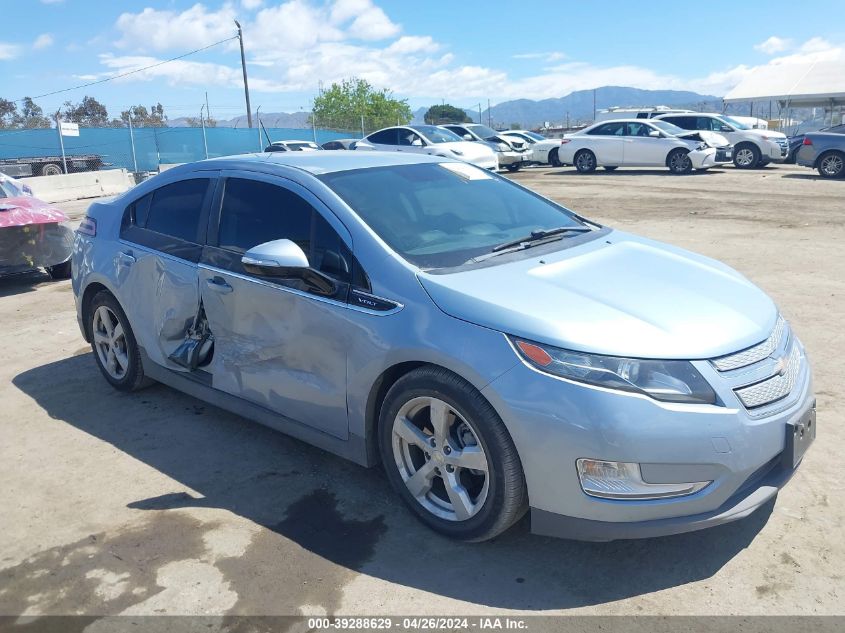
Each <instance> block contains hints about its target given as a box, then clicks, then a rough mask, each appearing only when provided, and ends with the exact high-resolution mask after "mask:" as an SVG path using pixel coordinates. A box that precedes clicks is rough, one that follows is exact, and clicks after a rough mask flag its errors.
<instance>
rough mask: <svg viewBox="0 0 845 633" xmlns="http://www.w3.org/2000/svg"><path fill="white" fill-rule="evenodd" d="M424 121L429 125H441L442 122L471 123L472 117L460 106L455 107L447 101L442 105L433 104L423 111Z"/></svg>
mask: <svg viewBox="0 0 845 633" xmlns="http://www.w3.org/2000/svg"><path fill="white" fill-rule="evenodd" d="M424 118H425V122H426V123H428V124H429V125H442V124H444V123H472V119H471V118H469V117H468V116H467V113H466V112H464V111H463V110H462V109H461V108H457V107H455V106H453V105H450V104H448V103H444V104H443V105H433V106H431V107H430V108H429V109H428V111H427V112H426V113H425V117H424Z"/></svg>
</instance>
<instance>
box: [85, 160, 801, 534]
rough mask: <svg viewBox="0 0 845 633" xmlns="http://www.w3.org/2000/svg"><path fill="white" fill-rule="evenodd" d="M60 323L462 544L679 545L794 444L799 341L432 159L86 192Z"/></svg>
mask: <svg viewBox="0 0 845 633" xmlns="http://www.w3.org/2000/svg"><path fill="white" fill-rule="evenodd" d="M73 289H74V293H75V297H76V308H77V313H78V318H79V323H80V327H81V329H82V332H83V334H84V336H85V338H86V339H87V340H88V341H90V343H91V346H92V348H93V351H94V359H95V360H96V362H97V364H98V365H99V368H100V370H101V371H102V374H103V376H104V377H105V379H106V380H107V381H108V382H110V383H111V384H112V385H113V386H114V387H115V388H117V389H120V390H124V391H132V390H134V389H138V388H140V387H142V386H143V385H145V384H147V382H149V380H150V379H154V380H158V381H160V382H163V383H166V384H168V385H171V386H173V387H175V388H177V389H180V390H182V391H185V392H187V393H189V394H191V395H194V396H196V397H198V398H201V399H203V400H206V401H208V402H210V403H213V404H215V405H217V406H220V407H222V408H225V409H228V410H231V411H234V412H237V413H240V414H242V415H244V416H246V417H248V418H252V419H254V420H256V421H258V422H261V423H264V424H266V425H269V426H271V427H274V428H276V429H280V430H282V431H284V432H286V433H289V434H290V435H293V436H295V437H297V438H300V439H302V440H305V441H306V442H310V443H312V444H315V445H317V446H320V447H323V448H325V449H327V450H329V451H332V452H334V453H337V454H338V455H342V456H344V457H347V458H349V459H351V460H353V461H355V462H358V463H360V464H363V465H366V466H372V465H376V464H378V463H379V462H381V463H382V464H383V465H384V469H385V471H386V474H387V477H388V479H389V480H390V483H391V484H392V485H393V487H394V488H395V489H396V491H397V492H398V494H399V496H400V497H401V498H402V500H403V501H404V502H405V503H406V504H407V506H408V507H409V508H410V509H411V511H412V512H413V513H414V514H416V515H417V516H418V517H419V518H420V519H421V520H422V521H423V522H425V523H426V524H428V525H429V526H430V527H432V528H433V529H435V530H437V531H438V532H441V533H443V534H446V535H448V536H450V537H453V538H458V539H464V540H471V541H478V540H483V539H489V538H492V537H494V536H495V535H497V534H499V533H501V532H502V531H504V530H506V529H507V528H508V527H509V526H511V525H512V524H513V523H514V522H516V521H517V520H518V519H519V518H520V517H521V516H523V514H524V513H525V512H526V511H527V510H528V509H529V508H530V512H531V523H532V529H533V531H534V532H537V533H540V534H547V535H555V536H562V537H569V538H579V539H590V540H611V539H616V538H637V537H646V536H655V535H663V534H670V533H678V532H685V531H690V530H696V529H700V528H705V527H708V526H713V525H718V524H721V523H725V522H727V521H732V520H735V519H739V518H742V517H744V516H747V515H748V514H750V513H751V512H752V511H754V510H755V509H756V508H758V507H760V506H761V505H763V504H764V503H766V502H767V501H768V500H770V499H772V498H773V497H774V496H775V495H776V494H777V491H778V489H779V488H780V487H781V486H782V485H783V484H784V483H785V482H786V481H787V480H788V479H789V477H790V476H791V475H792V473H793V472H794V470H795V468H796V467H797V466H798V463H799V462H800V461H801V458H802V456H803V454H804V451H805V450H806V448H807V446H808V445H809V444H810V442H811V441H812V439H813V438H814V437H815V432H816V424H815V400H814V397H813V390H812V380H811V372H810V367H809V365H808V362H807V360H806V358H805V354H804V348H803V346H802V345H801V343H800V341H799V340H798V338H797V337H796V336H795V334H794V332H793V331H792V329H791V328H790V326H789V325H788V323H787V322H786V321H785V320H784V319H783V318H782V317H781V316H780V315H779V313H778V310H777V308H776V306H775V305H774V303H773V302H772V300H771V299H770V298H769V297H768V296H767V295H766V294H764V293H763V292H762V291H761V290H759V289H758V288H756V287H755V286H754V285H753V284H751V283H750V282H749V281H748V280H747V279H745V278H744V277H743V276H742V275H740V274H738V273H737V272H735V271H734V270H732V269H730V268H729V267H727V266H725V265H723V264H720V263H719V262H716V261H713V260H711V259H708V258H705V257H701V256H698V255H694V254H692V253H689V252H686V251H683V250H681V249H678V248H674V247H671V246H668V245H665V244H661V243H658V242H654V241H652V240H648V239H644V238H640V237H637V236H634V235H630V234H627V233H624V232H621V231H618V230H615V229H612V228H609V227H605V226H601V225H599V224H596V223H595V222H592V221H590V220H587V219H585V218H583V217H581V216H579V215H577V214H575V213H573V212H571V211H569V210H567V209H565V208H563V207H561V206H559V205H557V204H555V203H554V202H551V201H549V200H547V199H545V198H543V197H541V196H539V195H537V194H535V193H533V192H531V191H530V190H528V189H525V188H523V187H521V186H519V185H518V184H515V183H512V182H510V181H508V180H507V179H504V178H502V177H499V176H497V175H496V174H493V173H490V172H489V171H486V170H484V169H480V168H478V167H476V166H473V165H470V164H468V163H465V162H460V161H457V160H454V159H442V158H436V157H431V156H424V155H414V154H400V153H383V152H355V153H354V154H351V153H347V152H311V153H306V152H287V153H278V154H264V155H250V156H235V157H229V158H220V159H213V160H207V161H203V162H199V163H193V164H188V165H183V166H180V167H176V168H174V169H172V170H169V171H167V172H164V173H162V174H160V175H158V176H156V177H154V178H152V179H150V180H148V181H146V182H143V183H141V184H139V185H138V186H137V187H135V188H134V189H132V190H130V191H128V192H126V193H125V194H123V195H121V196H119V197H117V198H115V199H113V200H111V201H109V202H99V203H94V204H93V205H91V207H90V209H89V211H88V215H87V217H86V218H85V220H84V221H83V222H82V224H81V225H80V228H79V231H78V234H77V237H76V241H75V245H74V255H73Z"/></svg>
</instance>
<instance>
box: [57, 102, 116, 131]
mask: <svg viewBox="0 0 845 633" xmlns="http://www.w3.org/2000/svg"><path fill="white" fill-rule="evenodd" d="M64 108H65V109H64V112H62V117H63V118H64V120H65V121H70V122H72V123H78V124H79V125H81V126H82V127H107V126H108V125H110V123H109V113H108V111H107V110H106V106H104V105H103V104H102V103H100V102H99V101H97V100H96V99H95V98H94V97H89V96H88V95H86V96H84V97H83V98H82V101H80V102H79V103H71V102H70V101H65V104H64Z"/></svg>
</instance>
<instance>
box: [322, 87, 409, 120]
mask: <svg viewBox="0 0 845 633" xmlns="http://www.w3.org/2000/svg"><path fill="white" fill-rule="evenodd" d="M362 116H363V117H364V125H365V127H366V128H367V129H371V130H373V129H378V128H382V127H387V126H389V125H397V124H398V125H405V124H407V123H410V121H411V119H412V118H413V114H412V113H411V108H410V106H409V105H408V101H407V99H394V98H393V93H392V92H391V91H390V90H386V89H382V90H376V89H375V88H373V87H372V86H371V85H370V84H369V82H367V81H366V80H364V79H358V78H356V77H353V78H352V79H344V80H343V81H342V82H341V83H340V84H337V83H333V84H332V85H331V88H329V89H328V90H325V91H323V92H321V93H320V95H319V96H318V97H317V98H316V99H314V109H313V112H312V114H311V117H310V118H309V123H312V124H314V125H318V126H320V127H331V128H336V129H347V130H358V129H360V127H361V117H362Z"/></svg>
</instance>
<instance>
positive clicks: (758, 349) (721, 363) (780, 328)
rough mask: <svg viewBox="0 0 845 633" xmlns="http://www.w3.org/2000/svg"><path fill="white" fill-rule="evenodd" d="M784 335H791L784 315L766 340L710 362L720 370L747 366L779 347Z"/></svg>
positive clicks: (779, 318)
mask: <svg viewBox="0 0 845 633" xmlns="http://www.w3.org/2000/svg"><path fill="white" fill-rule="evenodd" d="M784 337H786V338H788V337H789V328H788V327H787V325H786V321H785V320H784V319H783V317H781V316H779V317H778V320H777V323H775V329H774V330H772V333H771V334H770V335H769V338H767V339H766V340H765V341H763V342H762V343H758V344H757V345H754V346H753V347H749V348H748V349H745V350H743V351H741V352H736V353H734V354H728V355H727V356H721V357H719V358H714V359H713V360H711V361H710V362H711V363H713V366H714V367H715V368H716V369H718V370H719V371H731V370H733V369H739V368H740V367H746V366H747V365H753V364H754V363H757V362H759V361H761V360H763V359H764V358H766V357H767V356H768V355H769V354H771V353H772V352H773V351H775V350H776V349H778V347H780V344H781V341H783V340H785V338H784Z"/></svg>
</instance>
